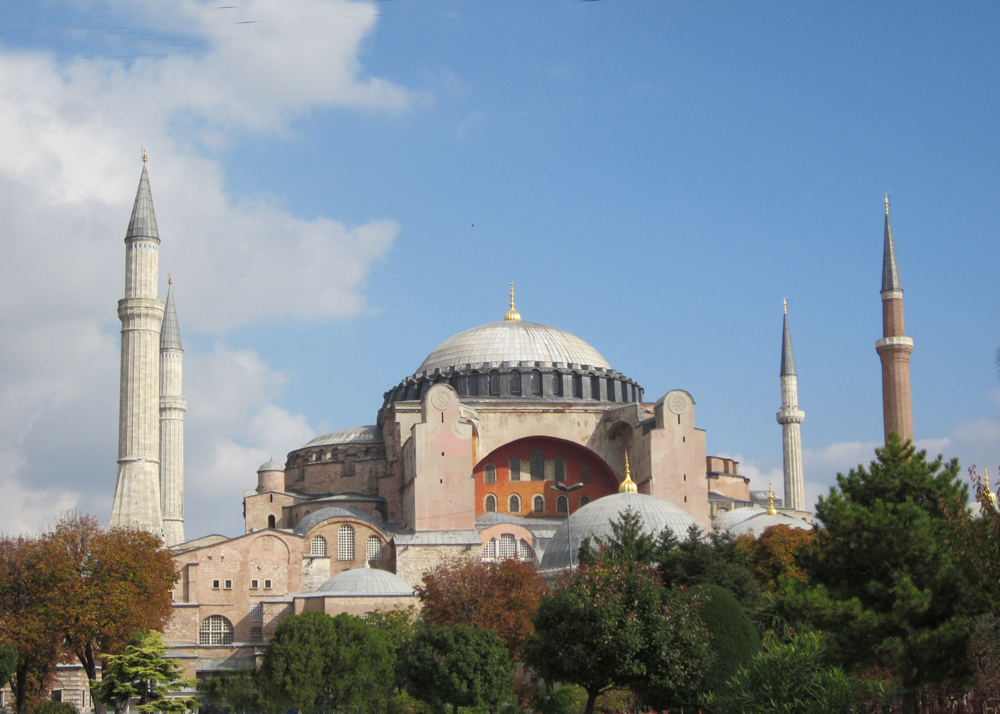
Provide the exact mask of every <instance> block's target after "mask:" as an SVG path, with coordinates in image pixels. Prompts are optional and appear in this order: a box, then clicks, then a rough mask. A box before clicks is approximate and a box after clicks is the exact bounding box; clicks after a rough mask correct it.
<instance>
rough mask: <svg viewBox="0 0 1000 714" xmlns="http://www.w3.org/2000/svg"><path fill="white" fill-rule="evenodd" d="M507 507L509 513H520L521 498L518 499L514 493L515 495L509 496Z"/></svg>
mask: <svg viewBox="0 0 1000 714" xmlns="http://www.w3.org/2000/svg"><path fill="white" fill-rule="evenodd" d="M507 506H508V508H507V510H508V511H509V512H510V513H520V512H521V497H520V496H518V495H517V494H516V493H515V494H514V495H513V496H511V497H510V499H509V500H508V501H507Z"/></svg>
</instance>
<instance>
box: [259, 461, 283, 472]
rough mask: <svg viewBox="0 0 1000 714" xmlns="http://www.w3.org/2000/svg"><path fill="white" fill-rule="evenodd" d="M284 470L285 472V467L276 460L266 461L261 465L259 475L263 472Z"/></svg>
mask: <svg viewBox="0 0 1000 714" xmlns="http://www.w3.org/2000/svg"><path fill="white" fill-rule="evenodd" d="M284 470H285V467H284V466H282V465H281V464H279V463H278V462H277V461H275V460H274V459H271V460H270V461H266V462H264V463H263V464H261V465H260V468H259V469H257V473H261V472H262V471H284Z"/></svg>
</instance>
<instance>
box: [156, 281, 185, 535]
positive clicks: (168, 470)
mask: <svg viewBox="0 0 1000 714" xmlns="http://www.w3.org/2000/svg"><path fill="white" fill-rule="evenodd" d="M173 285H174V281H173V279H172V278H171V279H168V280H167V304H166V307H165V308H164V310H163V325H162V327H161V329H160V500H161V507H160V513H161V515H162V517H163V540H164V542H165V543H166V544H167V545H168V546H171V545H177V544H178V543H183V542H184V540H185V539H184V412H185V411H186V410H187V399H185V398H184V397H183V396H181V394H182V381H183V379H182V378H183V363H184V349H183V348H182V347H181V331H180V328H179V327H178V325H177V310H176V308H175V307H174V288H173Z"/></svg>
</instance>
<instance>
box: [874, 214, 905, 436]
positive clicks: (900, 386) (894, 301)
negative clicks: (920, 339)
mask: <svg viewBox="0 0 1000 714" xmlns="http://www.w3.org/2000/svg"><path fill="white" fill-rule="evenodd" d="M875 350H876V351H877V352H878V356H879V359H881V360H882V419H883V422H884V424H885V440H886V441H888V440H889V433H890V432H893V431H894V432H896V433H897V434H898V435H899V438H900V439H901V440H902V441H903V443H906V441H907V440H911V441H912V440H913V405H912V402H911V400H910V354H911V353H912V352H913V340H911V339H910V338H909V337H907V336H906V329H905V328H904V326H903V284H902V283H901V282H900V280H899V266H898V265H897V263H896V247H895V246H894V245H893V243H892V226H890V225H889V197H888V196H886V197H885V252H884V253H883V257H882V339H881V340H879V341H878V342H876V343H875Z"/></svg>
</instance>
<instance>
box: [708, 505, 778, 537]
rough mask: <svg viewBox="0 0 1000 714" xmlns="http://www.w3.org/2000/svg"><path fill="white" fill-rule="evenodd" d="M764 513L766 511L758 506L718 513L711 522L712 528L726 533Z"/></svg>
mask: <svg viewBox="0 0 1000 714" xmlns="http://www.w3.org/2000/svg"><path fill="white" fill-rule="evenodd" d="M764 513H767V509H766V508H761V507H760V506H744V507H743V508H735V509H733V510H732V511H720V512H719V513H718V514H717V515H716V516H715V518H714V519H713V520H712V527H713V528H715V530H717V531H718V530H724V531H728V530H730V529H732V528H733V526H735V525H737V524H739V523H742V522H743V521H745V520H747V519H748V518H753V517H754V516H760V515H762V514H764Z"/></svg>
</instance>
